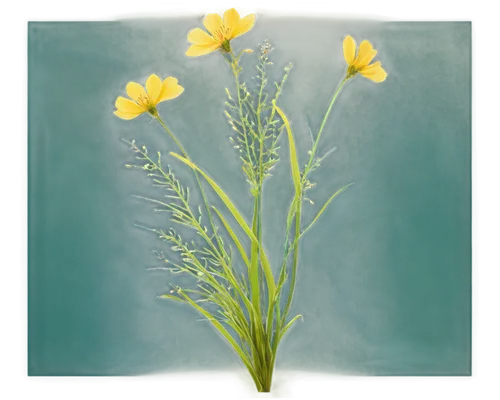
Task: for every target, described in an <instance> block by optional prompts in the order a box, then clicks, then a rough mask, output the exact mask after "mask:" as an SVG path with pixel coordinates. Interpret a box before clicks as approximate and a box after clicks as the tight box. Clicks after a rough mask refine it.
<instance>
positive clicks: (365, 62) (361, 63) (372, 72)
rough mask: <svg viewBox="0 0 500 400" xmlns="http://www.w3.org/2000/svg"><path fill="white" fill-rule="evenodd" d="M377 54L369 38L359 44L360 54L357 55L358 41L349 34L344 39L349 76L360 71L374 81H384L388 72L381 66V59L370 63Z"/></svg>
mask: <svg viewBox="0 0 500 400" xmlns="http://www.w3.org/2000/svg"><path fill="white" fill-rule="evenodd" d="M376 54H377V51H376V50H374V49H373V47H372V45H371V43H370V42H369V41H367V40H363V41H362V42H361V44H360V45H359V50H358V54H357V55H356V42H355V41H354V39H353V38H352V37H351V36H347V37H346V38H345V39H344V58H345V60H346V62H347V78H350V77H352V76H354V75H356V74H357V73H358V72H359V73H360V74H361V75H363V76H364V77H366V78H368V79H371V80H372V81H373V82H382V81H384V80H385V78H386V76H387V73H386V72H385V71H384V70H383V68H382V67H381V66H380V61H377V62H376V63H373V64H371V65H369V64H370V62H371V61H372V60H373V58H374V57H375V55H376Z"/></svg>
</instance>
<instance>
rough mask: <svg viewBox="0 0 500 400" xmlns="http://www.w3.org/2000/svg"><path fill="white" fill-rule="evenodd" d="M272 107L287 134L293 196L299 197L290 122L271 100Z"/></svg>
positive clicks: (298, 169)
mask: <svg viewBox="0 0 500 400" xmlns="http://www.w3.org/2000/svg"><path fill="white" fill-rule="evenodd" d="M273 106H274V108H275V109H276V111H277V112H278V114H279V116H280V117H281V119H282V120H283V123H284V124H285V128H286V131H287V133H288V144H289V148H290V165H291V168H292V179H293V184H294V186H295V195H296V197H298V196H299V195H300V190H301V183H300V168H299V161H298V158H297V150H296V147H295V140H294V139H293V133H292V128H291V127H290V122H288V118H287V117H286V115H285V113H284V112H283V111H282V110H281V108H279V107H278V106H277V105H276V102H275V101H274V100H273Z"/></svg>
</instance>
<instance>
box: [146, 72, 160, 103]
mask: <svg viewBox="0 0 500 400" xmlns="http://www.w3.org/2000/svg"><path fill="white" fill-rule="evenodd" d="M161 89H162V83H161V79H160V78H159V77H158V75H155V74H153V75H151V76H150V77H149V78H148V80H147V81H146V90H147V91H148V96H149V101H150V103H151V104H153V105H154V104H156V103H157V102H158V97H159V96H160V92H161Z"/></svg>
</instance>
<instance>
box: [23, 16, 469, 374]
mask: <svg viewBox="0 0 500 400" xmlns="http://www.w3.org/2000/svg"><path fill="white" fill-rule="evenodd" d="M196 26H201V18H195V17H193V18H172V19H168V20H142V21H134V20H130V21H117V22H92V23H90V22H31V23H29V25H28V118H29V121H28V122H29V133H28V136H29V148H28V155H29V156H28V159H29V166H28V169H29V183H28V184H29V199H28V208H29V209H28V216H29V227H28V228H29V229H28V236H29V237H28V240H29V242H28V243H29V265H28V374H29V375H135V374H144V373H152V372H160V371H186V370H203V369H210V370H214V369H231V370H232V369H239V370H242V367H241V366H240V364H239V361H238V360H237V358H236V357H235V356H234V355H233V354H232V351H231V350H230V348H229V346H227V345H226V343H224V342H223V340H221V338H220V337H218V334H217V333H216V332H215V331H214V329H212V327H211V326H210V325H209V324H208V323H207V322H204V321H200V320H199V317H198V315H197V314H196V313H195V311H194V310H192V309H191V308H189V307H187V306H184V305H182V304H177V303H173V302H171V301H166V300H161V299H158V298H157V297H156V296H157V295H158V294H160V293H162V292H164V291H166V290H168V288H169V286H168V284H169V282H171V281H172V280H173V279H174V277H173V276H171V275H170V274H167V273H165V272H161V271H147V270H146V268H147V267H151V266H154V265H157V264H158V262H157V260H156V258H155V256H154V254H153V253H152V250H154V249H158V250H161V249H162V246H164V245H163V244H162V243H161V242H160V241H159V240H158V239H157V238H156V237H155V236H154V234H152V233H150V232H147V231H145V230H141V229H139V228H137V227H135V226H134V224H136V223H137V224H141V225H146V226H160V227H168V226H169V222H168V219H167V215H166V214H165V213H154V212H153V209H154V207H153V206H151V204H148V203H146V202H144V201H141V200H139V199H137V198H135V197H133V196H132V195H133V194H138V195H146V196H148V195H149V196H153V197H157V198H158V197H160V196H161V192H160V191H158V190H157V189H155V188H153V187H152V186H151V184H150V182H149V181H148V179H146V177H145V176H144V173H143V172H142V171H139V170H132V171H131V170H128V169H126V168H125V167H124V165H125V164H126V163H127V162H130V161H133V154H132V152H130V151H129V149H128V148H127V146H126V145H125V144H123V143H122V142H121V141H120V138H126V139H132V138H135V139H136V140H137V141H138V142H139V143H141V144H146V145H147V146H148V148H149V149H150V151H152V152H153V151H155V150H157V149H158V150H160V151H162V153H163V154H167V153H168V151H170V150H173V149H174V145H173V143H172V142H171V141H170V140H169V139H168V138H167V137H166V136H165V135H164V133H163V132H162V130H161V128H160V127H159V126H158V125H157V124H156V123H155V122H154V121H153V122H150V121H149V120H150V118H149V117H148V116H146V115H143V116H141V117H139V118H137V119H135V120H133V121H123V120H120V119H118V118H117V117H115V116H114V115H113V113H112V112H113V110H114V101H115V99H116V97H117V96H118V95H124V93H125V90H124V89H125V86H126V84H127V82H129V81H136V82H140V83H144V82H145V80H146V78H147V77H148V76H149V75H150V74H151V73H156V74H158V75H160V76H161V77H163V78H164V77H166V76H170V75H172V76H175V77H177V78H178V79H179V83H180V84H181V85H182V86H184V87H185V89H186V90H185V92H184V93H183V94H182V95H181V96H180V97H179V98H177V99H175V100H173V101H169V102H165V103H162V104H161V105H160V106H159V110H160V113H161V114H162V116H163V117H164V119H165V120H166V121H167V122H168V124H169V125H170V126H171V127H172V129H173V130H174V131H175V132H176V133H177V135H178V136H179V138H180V139H181V141H182V142H183V143H184V144H185V147H186V148H187V149H188V152H189V153H190V156H191V157H192V158H193V159H194V160H196V162H197V163H198V165H200V166H202V167H203V168H204V169H206V170H207V171H209V173H210V174H211V175H212V176H213V177H215V178H216V180H217V181H218V182H219V183H220V184H221V185H222V186H223V188H224V189H225V190H226V191H227V192H228V194H229V195H230V197H231V198H232V199H233V200H234V202H235V203H236V204H238V207H239V208H240V210H241V211H242V212H244V213H245V215H246V216H247V218H248V216H249V215H250V211H251V206H250V202H249V200H250V197H249V194H248V188H247V184H246V183H245V181H244V177H243V174H242V172H241V170H240V164H239V161H238V155H237V153H236V152H235V151H234V150H233V149H232V148H231V145H230V142H229V140H228V137H229V135H230V134H231V131H230V128H229V126H228V125H227V123H226V121H225V118H224V117H223V107H224V101H225V91H224V88H225V87H227V88H229V89H230V90H233V81H232V78H231V75H230V71H229V70H228V68H227V66H226V64H225V62H224V61H223V60H222V58H221V57H220V56H219V55H217V54H211V55H207V56H204V57H199V58H194V59H190V58H188V57H186V56H185V55H184V52H185V50H186V49H187V47H188V43H187V40H186V35H187V32H188V31H189V30H190V29H191V28H193V27H196ZM346 34H351V35H353V37H354V38H355V39H356V40H357V42H358V43H359V42H360V41H361V40H363V39H369V40H370V41H371V42H372V43H373V44H374V47H375V48H376V49H377V50H378V56H377V59H378V60H381V61H382V64H383V66H384V68H385V69H386V71H387V72H388V73H389V76H388V78H387V80H386V81H385V82H383V83H381V84H375V83H373V82H371V81H369V80H367V79H365V78H363V77H360V76H358V77H356V78H355V79H353V80H351V81H349V82H348V83H347V84H346V86H345V87H344V89H343V91H342V93H341V95H340V96H339V99H338V102H337V103H336V105H335V107H334V110H333V112H332V115H331V117H330V119H329V121H328V123H327V125H326V129H325V132H324V136H323V138H324V141H322V144H321V150H322V151H326V150H327V149H328V148H330V147H331V146H336V147H337V150H336V151H335V152H334V153H333V154H332V155H331V156H330V157H329V158H327V159H326V160H325V161H324V162H323V164H322V166H321V169H319V170H318V171H317V172H316V173H315V174H314V175H313V179H314V181H316V182H317V183H318V185H317V187H316V188H315V189H314V190H313V191H311V192H310V196H309V197H311V199H313V200H314V202H315V205H305V212H304V221H310V220H311V218H312V217H313V216H314V214H315V211H317V210H318V208H319V207H320V206H321V204H322V203H323V202H324V201H325V200H326V199H327V198H328V197H329V195H330V194H331V193H332V192H333V191H335V190H337V189H338V188H339V187H341V186H342V185H344V184H347V183H350V182H355V185H354V186H352V187H351V188H349V190H348V191H346V192H345V193H343V194H342V195H341V196H340V197H339V198H338V199H336V200H335V201H334V202H333V203H332V204H331V205H330V207H329V208H328V210H327V211H326V212H325V214H324V215H323V217H322V219H321V220H320V222H319V223H318V224H317V225H316V226H315V227H314V229H312V230H311V231H310V232H309V233H308V234H307V235H306V236H305V237H304V241H303V243H302V245H301V254H300V266H299V272H298V281H297V291H296V296H295V299H294V304H293V310H292V311H294V312H296V313H301V314H303V315H304V321H303V322H299V323H297V324H296V325H295V326H294V328H293V329H292V330H291V331H290V333H289V335H288V336H287V337H286V338H285V340H284V341H283V343H282V347H281V349H280V352H279V356H278V362H277V368H278V369H295V370H299V369H300V370H316V371H323V372H335V373H342V374H363V375H470V373H471V24H470V23H468V22H369V21H339V20H333V19H307V18H297V19H290V18H288V19H279V18H268V17H266V16H265V15H264V16H262V15H259V18H258V20H257V23H256V25H255V27H254V29H253V30H252V31H250V32H249V33H248V34H246V35H244V36H242V37H241V38H238V39H236V40H234V42H233V46H234V47H235V48H237V49H243V48H255V45H256V44H257V43H258V42H262V41H263V40H264V39H266V38H269V39H271V41H272V42H273V44H274V46H275V48H276V50H275V51H274V52H273V53H272V58H273V60H274V61H275V67H274V72H273V73H274V74H275V75H276V76H279V75H280V71H281V69H282V67H284V66H285V64H286V63H287V62H288V61H292V62H293V63H294V68H293V70H292V72H291V74H290V77H289V80H288V82H287V85H286V87H285V90H284V93H283V97H282V99H281V101H280V104H281V106H282V108H283V109H284V110H285V111H286V112H287V115H288V117H289V118H290V119H291V121H292V125H293V128H294V131H295V136H296V140H297V144H298V148H299V151H300V161H301V163H305V162H306V157H307V155H306V151H307V149H308V146H309V135H308V133H307V122H306V121H307V120H309V121H310V123H311V125H312V128H313V131H317V129H318V128H319V125H320V123H321V119H322V116H323V115H324V112H325V110H326V107H327V105H328V102H329V99H330V98H331V95H332V93H333V92H334V91H335V89H336V87H337V85H338V84H339V83H340V81H341V80H342V78H343V76H344V74H345V61H344V59H343V54H342V39H343V37H344V36H345V35H346ZM255 59H256V53H254V54H253V55H245V58H244V62H243V63H244V67H245V71H246V72H245V74H246V75H245V77H246V78H249V77H250V76H251V75H254V69H253V64H254V62H255ZM283 144H285V143H284V142H283ZM282 150H286V146H283V149H282ZM165 160H168V162H169V163H170V164H171V165H172V167H173V168H174V169H175V172H176V173H178V175H179V177H180V178H181V179H182V180H183V181H185V182H187V184H188V185H191V186H192V180H191V175H190V174H189V172H188V171H185V169H184V168H182V166H180V165H179V164H178V163H176V162H175V161H172V160H171V159H168V158H166V159H165ZM288 168H289V167H288V158H287V154H286V151H282V161H281V163H280V164H279V165H278V166H277V167H276V169H275V170H274V176H273V177H272V178H271V180H269V181H268V182H267V184H266V186H265V208H264V214H265V215H264V218H265V219H264V220H265V223H266V225H265V226H264V239H265V243H266V249H267V251H268V253H269V257H270V260H271V263H272V264H273V266H274V267H275V268H276V266H277V264H278V262H279V257H280V255H281V246H282V242H283V237H282V236H283V235H282V231H283V227H284V223H285V222H284V219H285V213H286V206H288V204H289V201H290V198H291V195H292V185H291V179H290V174H289V170H288Z"/></svg>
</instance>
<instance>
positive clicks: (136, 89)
mask: <svg viewBox="0 0 500 400" xmlns="http://www.w3.org/2000/svg"><path fill="white" fill-rule="evenodd" d="M125 90H126V91H127V94H128V97H130V98H131V99H132V100H135V101H138V100H139V99H140V98H144V97H147V95H146V91H145V90H144V88H143V87H142V86H141V85H139V84H138V83H135V82H129V83H128V84H127V87H126V89H125Z"/></svg>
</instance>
